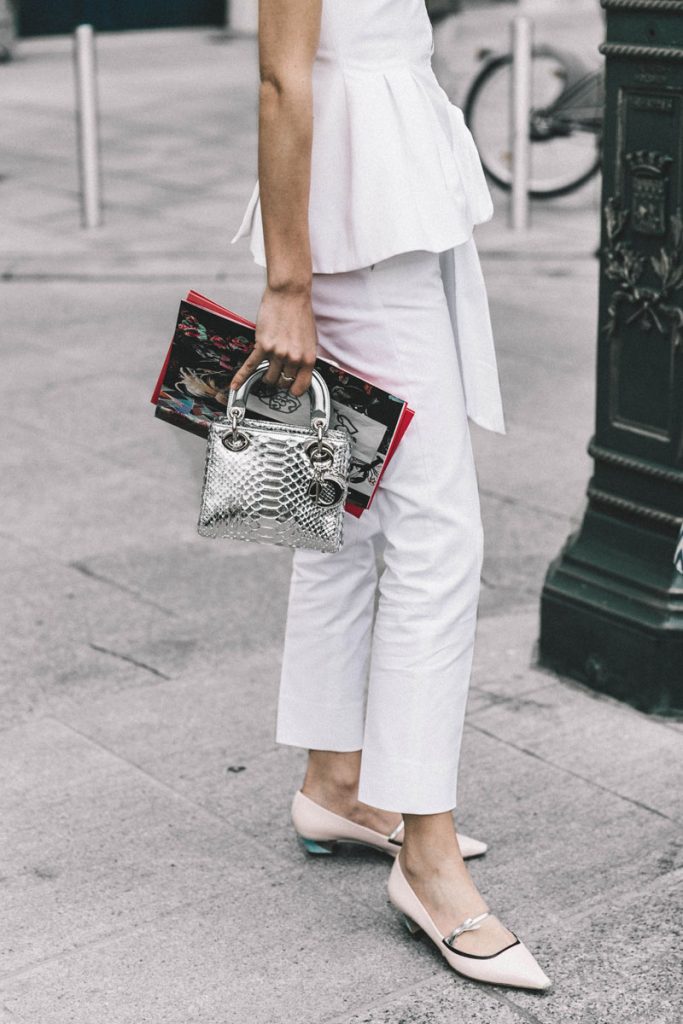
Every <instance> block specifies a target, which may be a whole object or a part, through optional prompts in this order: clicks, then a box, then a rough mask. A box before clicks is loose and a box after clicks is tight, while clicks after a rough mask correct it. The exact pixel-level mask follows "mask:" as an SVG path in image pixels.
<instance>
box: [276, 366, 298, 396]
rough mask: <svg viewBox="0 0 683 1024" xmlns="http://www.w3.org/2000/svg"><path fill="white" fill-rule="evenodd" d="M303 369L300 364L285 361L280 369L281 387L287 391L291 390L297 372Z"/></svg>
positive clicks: (279, 381)
mask: <svg viewBox="0 0 683 1024" xmlns="http://www.w3.org/2000/svg"><path fill="white" fill-rule="evenodd" d="M300 369H301V367H300V366H296V365H295V364H294V363H289V362H285V365H284V366H283V367H282V369H281V371H280V378H279V380H278V383H279V385H280V387H281V388H284V390H285V391H289V390H290V389H291V387H292V385H293V384H294V381H295V380H296V377H297V374H298V373H299V370H300Z"/></svg>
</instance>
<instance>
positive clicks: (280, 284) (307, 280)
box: [268, 273, 312, 298]
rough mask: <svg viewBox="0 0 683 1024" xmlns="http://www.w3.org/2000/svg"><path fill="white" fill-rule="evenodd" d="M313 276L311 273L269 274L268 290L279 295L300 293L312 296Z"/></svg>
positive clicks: (302, 295) (303, 296) (303, 295)
mask: <svg viewBox="0 0 683 1024" xmlns="http://www.w3.org/2000/svg"><path fill="white" fill-rule="evenodd" d="M311 285H312V277H311V275H310V274H308V275H306V274H299V275H296V276H294V275H290V274H276V273H275V274H271V273H269V274H268V291H270V292H273V293H275V294H277V295H292V296H294V295H298V296H301V297H302V298H310V295H311Z"/></svg>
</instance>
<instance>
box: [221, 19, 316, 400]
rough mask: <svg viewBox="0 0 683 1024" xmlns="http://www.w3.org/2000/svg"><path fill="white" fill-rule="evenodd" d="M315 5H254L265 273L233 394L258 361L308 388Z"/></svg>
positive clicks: (297, 388) (296, 388)
mask: <svg viewBox="0 0 683 1024" xmlns="http://www.w3.org/2000/svg"><path fill="white" fill-rule="evenodd" d="M321 6H322V0H259V61H260V71H261V88H260V94H259V183H260V197H261V212H262V215H263V232H264V238H265V245H266V262H267V266H268V272H267V285H266V289H265V292H264V295H263V299H262V300H261V306H260V309H259V313H258V317H257V320H256V344H255V347H254V350H253V352H252V353H251V355H250V356H249V358H248V359H246V360H245V362H244V364H243V365H242V367H241V368H240V369H239V370H238V371H237V373H236V374H235V376H234V378H233V380H232V382H231V384H230V386H231V387H232V388H237V387H239V386H240V385H241V384H242V383H243V382H244V380H246V378H247V377H248V376H249V374H250V373H251V372H252V371H253V370H254V369H255V367H256V366H257V365H258V364H259V363H260V362H261V361H262V360H263V359H269V360H270V368H269V370H268V372H267V374H266V375H265V377H264V379H265V380H266V381H267V382H268V383H270V384H275V383H277V380H278V377H279V376H280V373H283V374H286V375H287V376H289V377H294V378H295V381H294V383H291V382H289V383H290V390H291V392H292V394H294V395H302V394H303V393H304V391H305V390H306V389H307V388H308V386H309V384H310V382H311V371H312V369H313V365H314V363H315V354H316V348H317V338H316V332H315V322H314V319H313V311H312V308H311V274H312V271H311V247H310V240H309V234H308V193H309V187H310V178H311V141H312V137H313V95H312V94H313V90H312V68H313V61H314V58H315V54H316V50H317V48H318V39H319V35H320V13H321Z"/></svg>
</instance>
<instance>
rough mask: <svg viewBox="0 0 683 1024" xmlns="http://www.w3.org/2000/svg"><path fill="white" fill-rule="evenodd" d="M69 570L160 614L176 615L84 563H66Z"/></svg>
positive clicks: (169, 609)
mask: <svg viewBox="0 0 683 1024" xmlns="http://www.w3.org/2000/svg"><path fill="white" fill-rule="evenodd" d="M67 564H68V567H69V569H75V570H76V572H80V573H82V575H83V576H87V577H88V579H91V580H96V581H97V582H98V583H104V584H106V586H108V587H113V588H114V589H115V590H121V591H123V593H124V594H129V595H130V596H131V597H134V598H135V599H136V600H137V601H139V602H140V604H147V605H150V606H151V607H152V608H156V609H157V610H158V611H160V612H164V613H165V614H166V615H171V616H173V617H176V613H175V612H174V611H173V610H172V609H171V608H166V606H165V605H163V604H159V603H158V602H157V601H153V600H152V599H151V598H150V597H144V595H142V594H141V593H140V592H139V591H137V590H134V589H133V587H127V586H126V584H125V583H119V582H118V581H117V580H113V579H111V577H110V576H102V575H101V574H100V573H98V572H95V570H94V569H91V568H90V566H88V565H86V564H85V562H69V563H67Z"/></svg>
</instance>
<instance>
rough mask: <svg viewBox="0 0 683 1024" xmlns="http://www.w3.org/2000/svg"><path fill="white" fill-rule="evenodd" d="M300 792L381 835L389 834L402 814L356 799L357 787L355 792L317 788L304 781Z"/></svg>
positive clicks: (397, 823)
mask: <svg viewBox="0 0 683 1024" xmlns="http://www.w3.org/2000/svg"><path fill="white" fill-rule="evenodd" d="M301 792H302V793H303V794H304V796H307V797H308V799H309V800H313V801H314V803H316V804H320V806H321V807H325V808H326V809H327V810H328V811H332V812H333V813H334V814H338V815H340V817H342V818H347V819H348V820H349V821H353V822H355V824H356V825H364V826H365V828H371V829H373V830H374V831H375V832H381V833H382V835H389V833H391V832H393V830H394V829H395V828H396V827H397V825H400V824H401V821H402V816H401V815H400V814H396V812H395V811H383V810H381V809H380V808H379V807H371V806H370V804H364V803H362V802H361V801H360V800H359V799H358V790H357V789H356V792H355V793H354V792H348V791H341V790H339V789H337V790H331V789H329V788H327V789H318V788H316V787H315V786H307V785H306V783H304V785H303V786H302V787H301Z"/></svg>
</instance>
